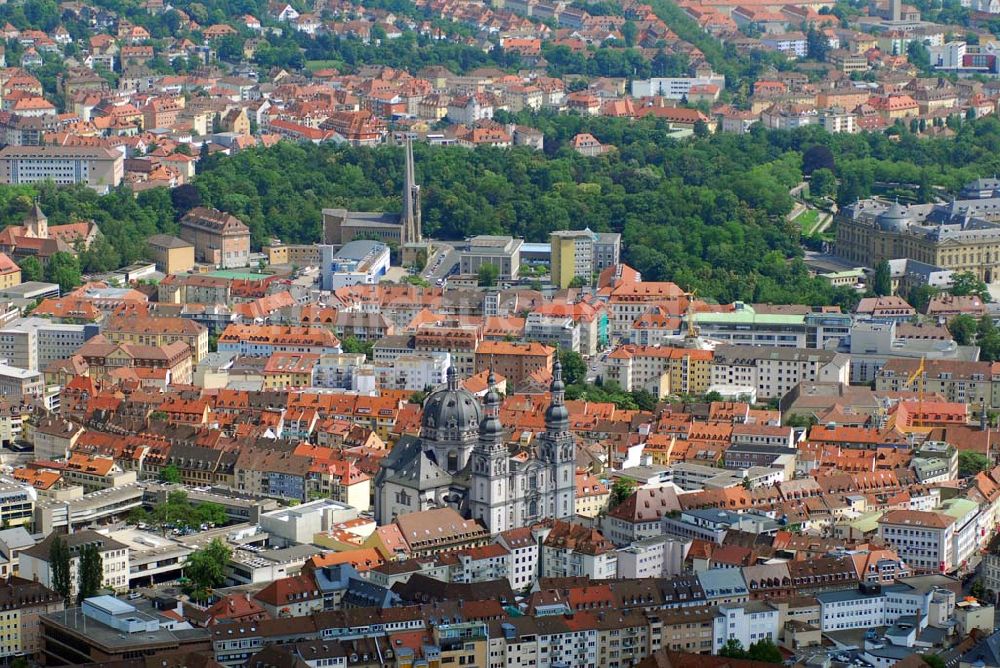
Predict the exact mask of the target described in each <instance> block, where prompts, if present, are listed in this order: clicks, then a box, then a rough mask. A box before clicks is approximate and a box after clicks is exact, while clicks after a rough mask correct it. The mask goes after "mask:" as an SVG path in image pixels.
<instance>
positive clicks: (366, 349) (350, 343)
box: [340, 336, 375, 359]
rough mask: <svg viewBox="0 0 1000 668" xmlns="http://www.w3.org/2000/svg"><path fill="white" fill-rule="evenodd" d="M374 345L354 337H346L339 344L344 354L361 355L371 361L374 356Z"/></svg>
mask: <svg viewBox="0 0 1000 668" xmlns="http://www.w3.org/2000/svg"><path fill="white" fill-rule="evenodd" d="M374 345H375V344H374V342H372V341H362V340H361V339H359V338H357V337H355V336H348V337H347V338H345V339H344V340H342V341H341V342H340V347H341V348H342V349H343V351H344V352H345V353H353V354H355V355H356V354H358V353H362V354H364V355H366V356H367V357H368V359H372V358H373V356H374V354H373V352H372V349H373V347H374Z"/></svg>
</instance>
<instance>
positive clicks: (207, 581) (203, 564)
mask: <svg viewBox="0 0 1000 668" xmlns="http://www.w3.org/2000/svg"><path fill="white" fill-rule="evenodd" d="M231 555H232V550H230V549H229V546H227V545H226V544H225V543H224V542H223V541H222V540H220V539H219V538H213V539H212V541H211V542H210V543H209V544H208V545H206V546H205V547H203V548H200V549H197V550H195V551H194V552H192V553H191V554H189V555H188V558H187V561H186V562H184V577H186V578H187V579H188V581H189V584H188V586H187V587H185V590H186V592H187V593H188V595H189V596H191V597H192V598H193V599H195V600H196V601H203V600H205V599H207V598H208V597H209V595H210V590H212V589H214V588H216V587H218V586H220V585H222V584H223V583H224V582H225V581H226V564H227V563H229V557H230V556H231Z"/></svg>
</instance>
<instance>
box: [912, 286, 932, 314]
mask: <svg viewBox="0 0 1000 668" xmlns="http://www.w3.org/2000/svg"><path fill="white" fill-rule="evenodd" d="M938 292H939V290H938V289H937V288H935V287H933V286H931V285H915V286H913V287H912V288H910V291H909V292H908V293H907V295H906V301H907V302H909V304H910V306H912V307H913V308H915V309H916V310H917V311H920V312H921V313H923V312H924V311H926V310H927V305H928V304H929V303H930V302H931V299H932V298H933V297H934V296H935V295H936V294H938Z"/></svg>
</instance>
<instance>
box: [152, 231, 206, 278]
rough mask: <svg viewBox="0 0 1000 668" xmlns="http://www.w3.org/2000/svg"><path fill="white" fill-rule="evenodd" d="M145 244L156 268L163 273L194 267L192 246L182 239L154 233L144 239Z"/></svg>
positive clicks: (183, 270)
mask: <svg viewBox="0 0 1000 668" xmlns="http://www.w3.org/2000/svg"><path fill="white" fill-rule="evenodd" d="M146 245H147V247H148V248H149V254H150V256H151V258H152V260H153V261H154V262H156V268H157V269H159V270H160V271H162V272H163V273H165V274H180V273H183V272H186V271H191V269H192V268H193V267H194V246H193V245H191V244H189V243H188V242H186V241H184V240H183V239H178V238H177V237H173V236H170V235H169V234H154V235H153V236H151V237H150V238H149V239H147V240H146Z"/></svg>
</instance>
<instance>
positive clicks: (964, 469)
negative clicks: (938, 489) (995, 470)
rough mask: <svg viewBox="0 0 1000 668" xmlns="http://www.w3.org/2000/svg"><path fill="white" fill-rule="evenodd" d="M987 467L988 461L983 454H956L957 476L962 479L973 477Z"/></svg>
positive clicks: (967, 452) (963, 451)
mask: <svg viewBox="0 0 1000 668" xmlns="http://www.w3.org/2000/svg"><path fill="white" fill-rule="evenodd" d="M989 467H990V460H989V459H987V458H986V455H984V454H981V453H978V452H972V451H971V450H962V451H960V452H959V453H958V475H959V476H960V477H962V478H968V477H971V476H974V475H976V474H977V473H979V472H981V471H986V470H987V469H989Z"/></svg>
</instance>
